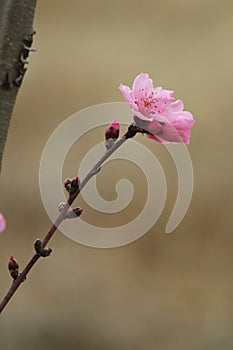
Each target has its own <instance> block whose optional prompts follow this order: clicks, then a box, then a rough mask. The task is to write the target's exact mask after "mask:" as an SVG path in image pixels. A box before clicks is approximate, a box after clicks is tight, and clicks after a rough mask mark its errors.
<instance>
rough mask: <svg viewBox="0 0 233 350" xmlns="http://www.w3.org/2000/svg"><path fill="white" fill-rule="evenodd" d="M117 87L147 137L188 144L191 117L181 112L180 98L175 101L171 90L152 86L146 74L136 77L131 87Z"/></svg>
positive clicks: (165, 141) (191, 123)
mask: <svg viewBox="0 0 233 350" xmlns="http://www.w3.org/2000/svg"><path fill="white" fill-rule="evenodd" d="M119 89H120V91H121V92H122V94H123V96H124V98H125V100H126V102H127V103H128V104H129V105H130V107H131V108H132V110H133V112H134V114H135V117H134V120H135V122H136V124H137V125H138V126H139V127H140V128H142V129H144V131H145V132H146V135H147V136H148V137H149V138H152V139H154V140H156V141H158V142H161V143H169V142H175V143H176V142H184V143H189V141H190V129H191V127H192V125H193V124H194V119H193V116H192V114H191V113H190V112H187V111H183V108H184V106H183V102H182V101H181V100H176V101H175V99H174V92H173V91H170V90H164V89H163V88H162V87H156V88H154V86H153V81H152V80H151V79H150V78H149V76H148V74H146V73H141V74H139V75H138V76H137V77H136V78H135V80H134V82H133V87H132V89H130V88H129V87H128V86H125V85H122V84H121V85H120V86H119Z"/></svg>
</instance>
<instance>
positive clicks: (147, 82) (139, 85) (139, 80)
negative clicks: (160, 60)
mask: <svg viewBox="0 0 233 350" xmlns="http://www.w3.org/2000/svg"><path fill="white" fill-rule="evenodd" d="M141 89H143V90H144V92H149V91H151V90H152V89H153V81H152V79H150V78H149V75H148V74H147V73H141V74H139V75H138V76H136V78H135V79H134V82H133V91H134V93H137V92H138V91H139V90H141Z"/></svg>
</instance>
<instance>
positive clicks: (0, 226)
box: [0, 213, 6, 233]
mask: <svg viewBox="0 0 233 350" xmlns="http://www.w3.org/2000/svg"><path fill="white" fill-rule="evenodd" d="M5 228H6V220H5V218H4V216H3V215H2V214H1V213H0V233H2V232H3V231H4V230H5Z"/></svg>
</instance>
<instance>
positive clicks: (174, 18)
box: [0, 0, 233, 350]
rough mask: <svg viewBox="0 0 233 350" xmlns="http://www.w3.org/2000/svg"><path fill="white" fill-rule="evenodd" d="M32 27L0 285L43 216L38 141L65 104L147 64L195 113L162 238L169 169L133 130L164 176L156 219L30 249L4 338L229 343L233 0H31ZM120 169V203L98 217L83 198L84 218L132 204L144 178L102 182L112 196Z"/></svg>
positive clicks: (15, 343) (171, 186)
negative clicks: (185, 196) (111, 235)
mask: <svg viewBox="0 0 233 350" xmlns="http://www.w3.org/2000/svg"><path fill="white" fill-rule="evenodd" d="M35 29H36V31H37V35H36V38H35V43H34V46H36V47H37V49H38V51H37V53H35V54H32V55H31V56H30V65H29V67H28V72H27V75H26V78H25V80H24V83H23V86H22V89H21V91H20V93H19V95H18V99H17V103H16V106H15V110H14V115H13V119H12V123H11V127H10V132H9V137H8V141H7V146H6V151H5V155H4V164H3V172H2V174H1V181H0V191H1V203H0V205H1V206H0V211H1V212H3V213H4V215H5V216H6V218H7V223H8V227H7V230H6V231H5V232H4V233H3V234H2V235H1V237H0V266H1V268H0V296H3V295H4V293H5V291H6V290H7V288H8V286H9V284H10V278H9V276H8V271H7V267H6V266H7V262H8V259H9V256H10V255H11V254H13V255H15V256H16V257H17V259H18V261H19V262H20V264H21V266H23V265H24V264H25V263H26V261H27V260H28V258H29V257H30V256H31V254H32V246H33V241H34V240H35V239H36V238H38V237H43V235H44V233H45V231H46V230H47V229H48V227H49V225H50V221H49V219H48V216H47V214H46V212H45V210H44V208H43V206H42V202H41V198H40V192H39V185H38V172H39V163H40V157H41V154H42V151H43V148H44V146H45V143H46V141H47V140H48V138H49V136H50V134H51V133H52V132H53V130H54V129H55V128H56V127H57V126H58V125H59V124H60V123H61V122H62V121H63V120H64V119H65V118H67V117H68V116H70V115H71V114H72V113H74V112H76V111H78V110H80V109H82V108H84V107H88V106H91V105H93V104H98V103H102V102H111V101H123V99H122V96H121V94H120V92H119V91H118V85H119V84H120V83H121V82H123V83H125V84H131V83H132V81H133V78H134V77H135V76H136V75H137V74H138V73H140V72H148V73H149V74H150V75H151V77H153V79H154V81H155V83H156V84H157V85H162V86H163V87H164V88H167V89H174V90H175V94H176V98H182V99H183V100H184V102H185V107H186V109H188V110H190V111H192V113H193V115H194V116H195V118H196V125H195V127H194V128H193V131H192V141H191V144H190V146H189V151H190V155H191V158H192V161H193V166H194V172H195V188H194V193H193V200H192V203H191V205H190V208H189V211H188V213H187V215H186V216H185V219H184V220H183V222H182V223H181V224H180V226H179V227H178V228H177V229H176V230H175V232H174V233H173V234H172V235H171V236H166V235H165V234H164V228H165V226H166V222H167V220H168V218H169V215H170V212H171V209H172V207H173V204H174V200H175V196H176V191H177V177H176V171H175V167H174V164H173V163H172V161H171V159H170V157H169V156H168V154H167V152H166V151H165V150H164V148H163V146H161V145H159V144H157V143H155V142H153V141H150V140H147V139H145V138H143V137H141V138H140V136H137V138H138V139H140V140H141V142H142V143H143V144H145V145H146V146H147V147H149V148H150V149H151V150H152V151H153V152H154V153H155V154H156V156H157V157H158V158H159V159H160V161H161V164H162V166H163V168H164V171H165V173H166V176H167V181H168V197H167V202H166V206H165V210H164V212H163V214H162V216H161V217H160V219H159V221H158V222H157V223H156V224H155V226H154V227H153V229H151V230H150V231H149V232H148V233H147V234H146V235H145V236H144V237H143V238H141V239H140V240H138V241H136V242H135V243H133V244H130V245H128V246H124V247H122V248H117V249H110V250H101V249H92V248H88V247H84V246H81V245H78V244H76V243H74V242H72V241H71V240H69V239H68V238H66V237H65V236H63V235H62V234H61V233H59V232H58V233H57V234H56V236H55V237H54V238H53V240H52V241H51V244H50V246H52V247H53V249H54V251H53V254H52V256H51V257H50V258H48V259H47V260H42V259H41V261H39V263H38V264H37V265H36V266H35V267H34V269H33V271H32V273H31V274H30V275H29V276H28V278H27V281H26V282H25V284H24V285H23V286H21V288H20V290H19V291H18V292H17V295H16V296H15V297H14V299H13V300H12V301H11V302H10V304H9V306H8V307H7V309H6V310H5V312H4V313H3V314H2V317H1V321H0V322H1V325H0V343H1V348H3V349H7V350H12V349H17V350H20V349H35V350H37V349H44V350H45V349H51V350H53V349H56V350H59V349H71V350H73V349H82V350H94V349H95V350H99V349H100V350H105V349H108V350H115V349H121V350H122V349H127V350H128V349H133V350H137V349H140V350H141V349H145V350H154V349H157V350H170V349H172V350H189V349H195V350H204V349H205V350H208V349H211V350H217V349H220V348H221V349H223V350H228V349H229V350H230V349H232V347H233V334H232V325H233V303H232V295H233V280H232V265H233V257H232V243H233V238H232V212H231V204H232V142H231V139H232V127H233V123H232V73H233V68H232V67H233V64H232V62H233V49H232V34H233V3H232V1H231V0H223V1H217V0H212V1H211V0H195V1H194V0H174V1H173V0H163V1H149V0H145V1H137V0H135V1H128V2H127V1H122V0H119V1H112V0H111V1H107V0H105V1H104V0H98V1H90V0H87V1H74V0H73V1H67V2H60V3H59V2H57V1H53V0H50V1H45V0H41V1H39V3H38V6H37V10H36V16H35ZM103 131H104V127H103V128H102V129H101V128H99V129H98V130H97V131H96V133H90V134H88V135H86V139H85V138H83V139H82V140H81V141H80V142H81V143H80V145H74V147H73V149H72V150H71V152H70V154H69V156H68V158H67V160H66V163H65V167H64V171H63V173H64V177H66V176H74V175H76V173H75V171H76V169H77V167H78V164H79V162H80V160H81V158H82V157H83V156H84V155H85V153H86V152H87V151H88V150H89V149H90V148H91V147H92V145H94V144H95V143H96V142H97V141H100V140H101V138H102V134H103ZM111 169H112V170H114V178H113V177H112V175H110V171H111ZM122 176H123V177H128V178H129V179H131V180H132V182H133V183H134V184H136V187H135V198H134V202H133V204H131V207H130V208H129V210H128V211H127V212H126V213H125V214H124V213H123V214H122V216H121V215H119V216H112V217H110V216H108V215H101V216H100V214H98V213H97V212H95V211H93V210H92V209H91V208H88V207H87V206H85V203H84V204H83V203H82V201H80V202H79V203H81V204H82V205H83V207H84V209H85V212H84V214H83V218H84V219H85V220H87V221H88V222H91V223H98V224H99V225H100V226H101V225H102V226H103V225H107V224H109V223H110V222H113V223H117V222H120V223H122V222H125V221H127V220H128V217H133V216H134V214H135V213H136V214H137V213H138V211H139V210H140V207H141V201H142V200H143V198H145V193H146V185H145V178H144V177H143V174H142V173H140V171H139V172H138V173H137V169H136V167H135V166H134V165H132V164H126V163H115V164H112V167H111V166H110V165H109V166H107V167H106V169H103V174H101V176H99V178H98V185H99V188H100V191H101V193H102V194H103V196H104V198H106V199H113V198H114V195H115V192H114V183H115V180H116V181H117V179H119V178H121V177H122ZM155 181H156V179H155ZM155 200H156V198H155Z"/></svg>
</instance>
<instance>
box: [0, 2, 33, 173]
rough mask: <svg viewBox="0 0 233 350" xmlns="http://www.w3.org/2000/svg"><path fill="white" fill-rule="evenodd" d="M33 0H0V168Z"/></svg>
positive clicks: (26, 48)
mask: <svg viewBox="0 0 233 350" xmlns="http://www.w3.org/2000/svg"><path fill="white" fill-rule="evenodd" d="M35 7H36V0H1V1H0V171H1V164H2V157H3V151H4V147H5V143H6V139H7V133H8V128H9V124H10V119H11V115H12V111H13V108H14V104H15V100H16V96H17V93H18V90H19V88H20V86H21V83H22V80H23V77H24V73H25V70H26V63H25V61H26V59H27V56H28V54H29V52H30V46H31V44H32V37H33V33H34V31H33V18H34V12H35Z"/></svg>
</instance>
